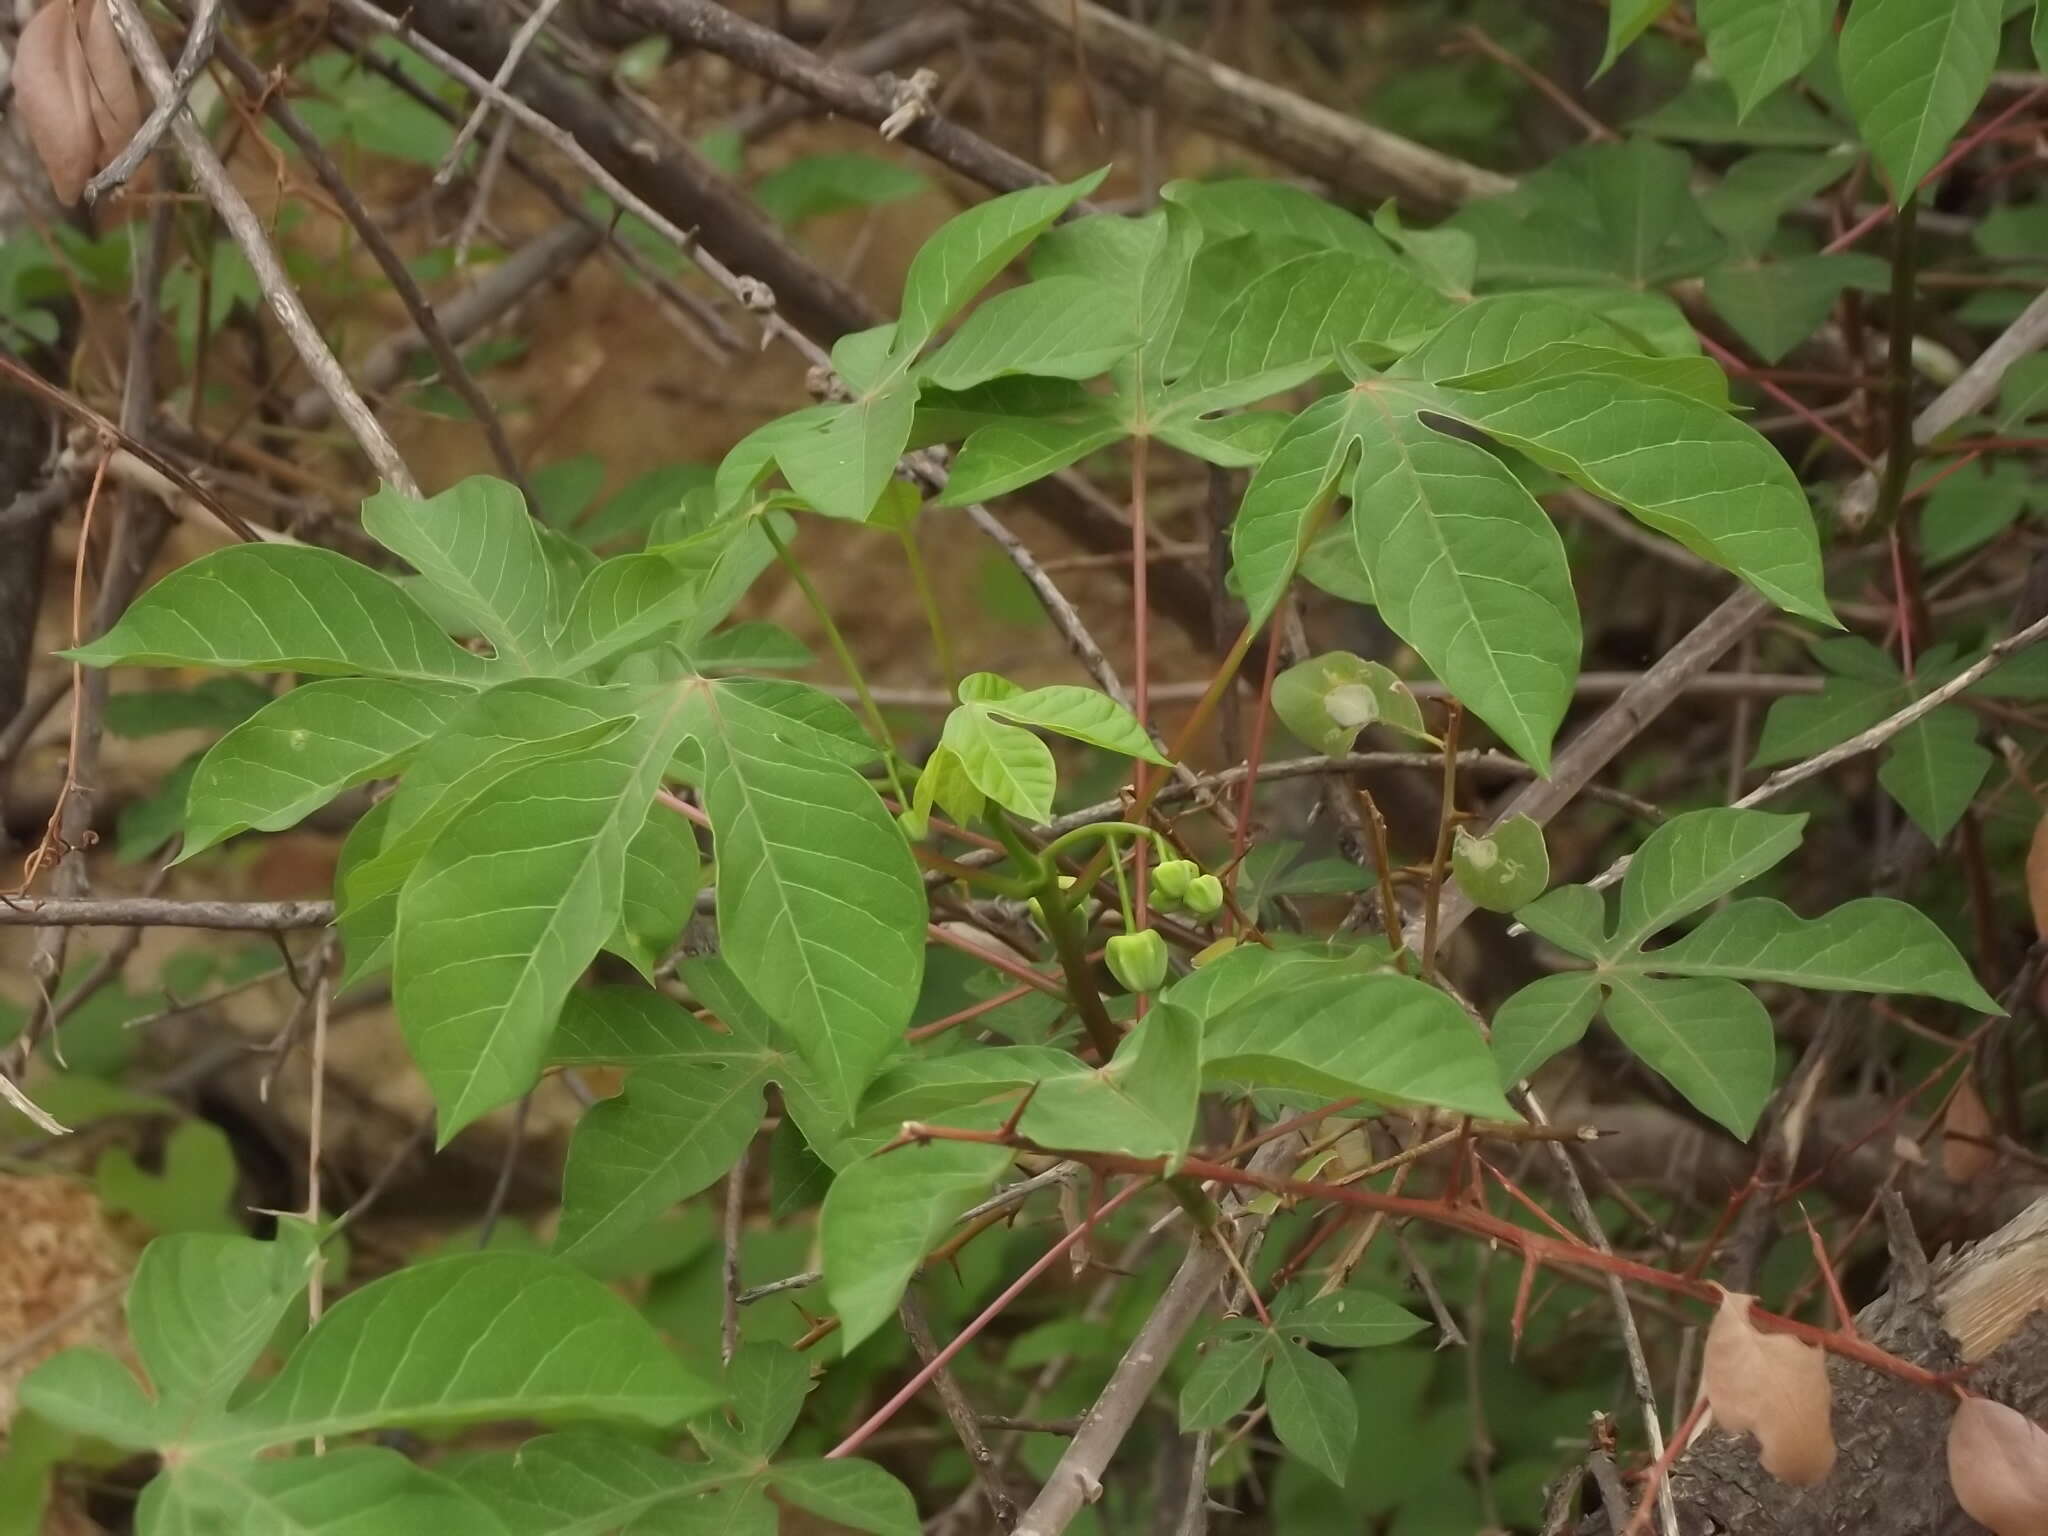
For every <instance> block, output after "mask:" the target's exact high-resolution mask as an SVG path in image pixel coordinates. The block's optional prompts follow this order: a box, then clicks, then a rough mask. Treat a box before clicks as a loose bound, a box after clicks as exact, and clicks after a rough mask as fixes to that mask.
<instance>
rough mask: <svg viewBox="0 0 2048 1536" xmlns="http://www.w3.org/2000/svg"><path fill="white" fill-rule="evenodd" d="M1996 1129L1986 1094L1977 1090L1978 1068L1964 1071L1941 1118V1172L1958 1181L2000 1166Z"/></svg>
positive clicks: (1965, 1180)
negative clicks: (1986, 1101) (1985, 1097)
mask: <svg viewBox="0 0 2048 1536" xmlns="http://www.w3.org/2000/svg"><path fill="white" fill-rule="evenodd" d="M1996 1136H1997V1132H1996V1131H1995V1130H1994V1129H1993V1127H1992V1124H1991V1111H1990V1110H1989V1109H1987V1108H1985V1106H1984V1095H1983V1094H1981V1093H1979V1092H1978V1091H1977V1072H1976V1069H1975V1068H1974V1067H1973V1068H1969V1069H1967V1070H1965V1071H1964V1073H1963V1080H1962V1083H1961V1084H1960V1085H1959V1086H1958V1087H1957V1089H1956V1091H1955V1093H1954V1094H1953V1095H1951V1096H1950V1098H1949V1101H1948V1108H1947V1109H1946V1110H1944V1111H1943V1112H1942V1117H1941V1171H1942V1172H1943V1173H1945V1174H1947V1175H1948V1176H1949V1178H1951V1179H1952V1180H1954V1181H1955V1182H1956V1183H1958V1184H1968V1183H1970V1182H1972V1181H1973V1180H1975V1179H1978V1178H1981V1177H1983V1175H1985V1174H1986V1173H1988V1172H1990V1171H1991V1169H1993V1168H1995V1167H1996V1166H1997V1165H1998V1148H1997V1147H1996V1146H1994V1145H1993V1144H1992V1143H1993V1141H1994V1140H1995V1138H1996Z"/></svg>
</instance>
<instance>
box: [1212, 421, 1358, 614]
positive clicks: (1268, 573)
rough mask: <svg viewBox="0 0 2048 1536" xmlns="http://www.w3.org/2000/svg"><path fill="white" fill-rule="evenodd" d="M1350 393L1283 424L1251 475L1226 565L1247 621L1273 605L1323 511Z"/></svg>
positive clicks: (1331, 493) (1331, 492) (1335, 475)
mask: <svg viewBox="0 0 2048 1536" xmlns="http://www.w3.org/2000/svg"><path fill="white" fill-rule="evenodd" d="M1357 405H1358V401H1357V392H1356V391H1346V392H1344V393H1342V394H1335V395H1329V396H1326V397H1325V398H1323V399H1321V400H1318V401H1317V402H1316V403H1315V404H1314V405H1311V406H1310V407H1309V408H1308V409H1307V410H1305V411H1303V412H1302V413H1301V414H1300V415H1299V416H1297V417H1295V418H1294V420H1293V421H1291V422H1289V423H1288V425H1287V428H1286V430H1285V431H1283V432H1282V433H1281V434H1280V440H1279V441H1278V442H1276V443H1275V444H1274V445H1273V451H1272V452H1271V453H1269V454H1267V455H1266V460H1265V462H1264V463H1263V464H1261V465H1260V466H1259V467H1258V469H1257V470H1256V471H1255V472H1254V473H1253V475H1252V478H1251V483H1250V484H1249V485H1247V486H1246V487H1245V492H1244V500H1243V501H1242V502H1240V503H1239V505H1238V509H1237V519H1236V521H1234V522H1233V523H1232V524H1231V525H1230V564H1231V570H1232V573H1233V575H1234V576H1235V578H1236V581H1237V588H1238V594H1239V596H1241V597H1242V598H1243V599H1244V603H1245V607H1246V608H1247V609H1248V610H1249V611H1250V615H1251V622H1252V623H1253V624H1255V625H1256V624H1263V623H1264V622H1265V621H1266V620H1267V619H1268V618H1270V617H1271V616H1272V613H1273V610H1274V609H1275V608H1277V607H1278V606H1279V605H1280V598H1281V595H1282V594H1283V593H1285V592H1286V590H1287V583H1288V582H1289V581H1291V580H1292V579H1293V577H1294V571H1295V567H1296V566H1297V565H1298V564H1299V563H1300V560H1301V555H1302V551H1303V549H1304V548H1305V547H1306V545H1307V544H1308V543H1309V541H1310V540H1311V539H1313V538H1314V537H1315V535H1316V533H1317V531H1318V526H1319V524H1320V523H1321V522H1322V521H1323V520H1324V519H1325V518H1326V517H1327V516H1328V513H1329V508H1330V503H1331V501H1332V500H1333V499H1334V498H1335V496H1336V494H1337V486H1338V482H1339V480H1340V479H1341V478H1342V477H1343V474H1344V469H1345V466H1346V464H1347V463H1348V462H1349V461H1350V458H1351V455H1352V453H1353V451H1354V448H1355V445H1356V441H1357V427H1356V425H1355V422H1354V415H1355V412H1356V409H1357Z"/></svg>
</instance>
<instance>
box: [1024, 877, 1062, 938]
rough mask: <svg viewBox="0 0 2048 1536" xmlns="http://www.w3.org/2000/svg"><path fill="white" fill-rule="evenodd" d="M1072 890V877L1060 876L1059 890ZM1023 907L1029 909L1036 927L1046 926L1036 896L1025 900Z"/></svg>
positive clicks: (1043, 914)
mask: <svg viewBox="0 0 2048 1536" xmlns="http://www.w3.org/2000/svg"><path fill="white" fill-rule="evenodd" d="M1073 888H1074V877H1073V876H1072V875H1061V876H1060V889H1061V890H1063V891H1070V890H1072V889H1073ZM1024 905H1025V906H1027V907H1029V908H1030V909H1031V916H1032V918H1033V920H1034V921H1036V922H1037V924H1038V926H1039V927H1041V928H1044V927H1046V926H1047V924H1046V921H1045V908H1044V907H1041V906H1040V905H1039V904H1038V898H1037V897H1036V896H1032V897H1030V898H1028V899H1027V900H1026V901H1025V903H1024Z"/></svg>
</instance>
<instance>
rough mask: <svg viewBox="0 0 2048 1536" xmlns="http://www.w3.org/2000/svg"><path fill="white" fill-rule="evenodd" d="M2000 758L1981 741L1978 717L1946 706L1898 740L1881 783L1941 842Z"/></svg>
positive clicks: (1880, 775) (1879, 778)
mask: <svg viewBox="0 0 2048 1536" xmlns="http://www.w3.org/2000/svg"><path fill="white" fill-rule="evenodd" d="M1993 761H1994V759H1993V757H1992V755H1991V752H1990V749H1989V748H1987V747H1983V746H1980V745H1979V744H1978V742H1977V718H1976V716H1974V715H1972V714H1971V713H1970V712H1969V711H1968V710H1967V709H1965V708H1963V707H1962V706H1961V705H1959V704H1945V705H1943V706H1942V707H1941V708H1939V709H1937V710H1934V711H1933V712H1932V713H1930V714H1927V715H1925V716H1923V717H1921V718H1920V719H1918V720H1916V721H1914V722H1913V723H1912V724H1911V725H1909V726H1907V727H1906V728H1905V729H1904V730H1903V731H1901V732H1899V734H1898V735H1897V736H1895V737H1893V738H1892V747H1891V753H1890V755H1889V756H1887V757H1886V758H1885V761H1884V765H1883V766H1882V767H1881V768H1879V769H1878V770H1877V782H1878V783H1880V784H1882V785H1883V786H1884V787H1885V790H1886V792H1887V793H1888V794H1890V795H1891V797H1892V798H1893V799H1894V800H1896V801H1898V802H1899V805H1900V807H1901V808H1902V809H1904V811H1905V813H1906V814H1907V815H1908V816H1910V817H1912V818H1913V825H1914V826H1916V827H1918V828H1919V829H1920V830H1921V831H1922V832H1925V833H1926V834H1927V836H1928V839H1929V840H1930V841H1932V842H1936V843H1939V842H1941V841H1942V840H1943V839H1944V838H1946V837H1947V836H1948V835H1949V833H1950V832H1952V831H1954V830H1955V825H1956V823H1957V822H1958V821H1960V820H1961V819H1962V815H1963V812H1964V811H1966V810H1968V809H1969V808H1970V802H1971V801H1972V800H1974V799H1976V797H1977V791H1978V789H1979V788H1980V787H1981V786H1982V785H1983V783H1984V777H1985V775H1986V774H1988V773H1989V772H1990V771H1991V765H1992V763H1993Z"/></svg>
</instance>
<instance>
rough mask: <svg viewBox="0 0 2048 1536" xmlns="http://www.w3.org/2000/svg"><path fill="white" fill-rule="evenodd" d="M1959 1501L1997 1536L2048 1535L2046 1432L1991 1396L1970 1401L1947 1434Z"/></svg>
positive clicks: (1950, 1476) (1951, 1477) (1951, 1475)
mask: <svg viewBox="0 0 2048 1536" xmlns="http://www.w3.org/2000/svg"><path fill="white" fill-rule="evenodd" d="M1948 1480H1949V1484H1950V1486H1951V1487H1953V1488H1954V1489H1955V1495H1956V1502H1957V1503H1958V1504H1960V1505H1962V1506H1963V1513H1965V1514H1967V1515H1968V1516H1969V1517H1970V1518H1971V1519H1972V1520H1975V1521H1976V1522H1977V1523H1978V1524H1979V1525H1982V1526H1984V1527H1986V1528H1987V1529H1989V1530H1990V1531H1991V1532H1992V1533H1993V1536H2048V1430H2044V1429H2042V1428H2041V1426H2040V1425H2038V1424H2036V1423H2035V1422H2034V1421H2033V1420H2032V1419H2030V1418H2028V1417H2027V1416H2026V1415H2025V1414H2023V1413H2018V1412H2015V1411H2014V1410H2013V1409H2011V1408H2008V1407H2006V1406H2005V1404H2003V1403H1994V1402H1992V1401H1991V1399H1989V1398H1988V1397H1966V1398H1964V1399H1963V1401H1962V1404H1961V1406H1959V1407H1958V1408H1957V1409H1956V1416H1955V1422H1954V1423H1952V1424H1951V1425H1950V1426H1949V1431H1948Z"/></svg>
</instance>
